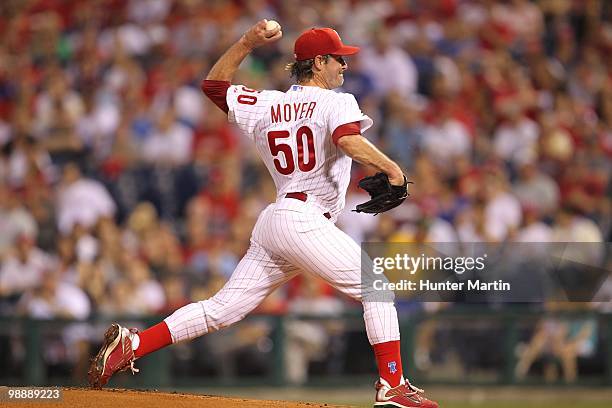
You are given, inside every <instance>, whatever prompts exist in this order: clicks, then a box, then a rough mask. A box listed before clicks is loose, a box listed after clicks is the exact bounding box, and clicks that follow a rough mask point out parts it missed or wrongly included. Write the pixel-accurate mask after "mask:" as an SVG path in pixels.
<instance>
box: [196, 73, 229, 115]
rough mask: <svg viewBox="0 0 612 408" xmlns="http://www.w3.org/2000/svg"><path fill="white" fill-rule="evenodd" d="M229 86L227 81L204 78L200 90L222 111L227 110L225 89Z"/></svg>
mask: <svg viewBox="0 0 612 408" xmlns="http://www.w3.org/2000/svg"><path fill="white" fill-rule="evenodd" d="M230 86H231V83H230V82H229V81H214V80H211V79H205V80H203V81H202V85H201V88H202V91H203V92H204V94H205V95H206V96H208V98H209V99H210V100H211V101H213V103H214V104H215V105H217V106H218V107H219V108H220V109H221V110H222V111H223V112H225V113H227V112H229V107H228V106H227V100H226V99H225V98H226V97H227V90H228V89H229V87H230Z"/></svg>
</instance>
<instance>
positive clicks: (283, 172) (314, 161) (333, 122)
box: [227, 85, 372, 217]
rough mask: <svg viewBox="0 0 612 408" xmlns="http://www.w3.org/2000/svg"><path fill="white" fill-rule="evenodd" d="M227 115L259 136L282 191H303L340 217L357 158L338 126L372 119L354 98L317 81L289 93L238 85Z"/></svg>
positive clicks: (232, 89) (363, 123)
mask: <svg viewBox="0 0 612 408" xmlns="http://www.w3.org/2000/svg"><path fill="white" fill-rule="evenodd" d="M227 105H228V107H229V112H228V117H229V120H230V122H233V123H235V124H237V125H238V127H239V128H240V129H241V130H242V132H243V133H244V134H246V135H247V137H249V138H250V139H251V140H253V141H254V143H255V145H256V148H257V151H258V152H259V155H260V157H261V158H262V160H263V162H264V163H265V165H266V167H267V168H268V171H269V172H270V174H271V175H272V178H273V179H274V183H275V184H276V189H277V196H278V197H282V196H284V195H285V194H286V193H289V192H304V193H307V194H308V196H309V201H310V200H312V201H313V202H314V204H315V205H317V206H318V207H319V208H321V209H322V210H323V212H329V213H330V214H332V216H334V217H335V216H336V215H337V214H338V213H339V212H340V211H342V209H343V208H344V203H345V195H346V189H347V187H348V184H349V182H350V171H351V163H352V160H351V158H350V157H348V156H347V155H346V154H345V153H344V152H342V150H341V149H339V148H338V147H337V146H336V145H335V144H334V142H333V140H332V134H333V132H334V130H335V129H336V128H338V126H341V125H343V124H346V123H352V122H359V123H360V127H361V131H362V132H364V131H365V130H367V129H368V128H369V127H370V126H372V120H371V119H370V118H369V117H368V116H366V115H364V114H363V113H362V112H361V110H360V109H359V106H358V104H357V101H356V100H355V97H354V96H353V95H351V94H347V93H337V92H334V91H331V90H326V89H322V88H318V87H312V86H300V85H293V86H291V88H290V89H289V90H288V91H287V92H280V91H255V90H252V89H249V88H247V87H245V86H243V85H233V86H230V88H229V89H228V91H227Z"/></svg>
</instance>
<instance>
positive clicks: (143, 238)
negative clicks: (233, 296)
mask: <svg viewBox="0 0 612 408" xmlns="http://www.w3.org/2000/svg"><path fill="white" fill-rule="evenodd" d="M611 16H612V4H611V3H610V2H607V1H604V0H584V1H578V0H575V1H571V0H556V1H555V0H540V1H528V0H507V1H493V0H480V1H479V0H473V1H469V0H431V1H426V0H413V1H401V0H400V1H394V0H380V1H359V0H353V1H333V2H326V1H297V0H293V1H263V0H256V1H244V2H242V1H226V0H211V1H198V0H174V1H172V0H126V1H118V0H92V1H86V2H78V1H69V0H23V1H20V0H6V1H3V2H2V3H1V4H0V148H1V151H0V316H1V317H0V322H1V326H0V366H2V367H3V369H2V370H1V372H0V383H3V384H41V385H42V384H83V382H84V378H85V371H86V367H87V360H88V358H89V357H90V356H91V355H92V353H94V351H95V349H96V347H97V345H98V344H99V342H100V339H101V333H102V332H103V330H104V327H105V325H106V323H107V322H108V321H112V320H114V319H116V318H121V319H122V321H124V322H125V321H126V319H129V320H127V321H133V322H135V324H137V325H139V326H140V327H144V326H146V325H147V324H148V323H151V322H156V321H157V320H156V319H159V318H160V317H161V316H164V315H166V314H169V313H170V312H172V311H173V310H174V309H176V308H177V307H179V306H181V305H183V304H185V303H188V302H190V301H194V300H201V299H204V298H206V297H208V296H210V295H211V294H213V293H214V292H215V291H216V290H217V289H218V288H220V287H221V286H222V285H223V283H224V281H225V280H226V279H227V278H228V277H229V275H230V274H231V272H232V270H233V268H234V266H235V265H236V264H237V262H238V260H239V259H240V257H241V256H242V254H243V253H244V251H245V249H246V246H247V245H248V237H249V234H250V231H251V227H252V226H253V224H254V222H255V219H256V217H257V215H258V214H259V212H260V211H261V210H262V209H263V208H264V207H265V206H266V204H267V203H268V202H270V201H272V200H273V199H274V186H273V184H272V182H271V179H270V177H269V176H268V174H267V171H266V169H265V168H264V166H263V165H262V164H261V163H260V161H259V159H258V158H257V156H256V153H255V151H254V149H253V148H252V147H251V146H250V145H249V143H248V141H246V140H245V139H243V138H241V137H240V135H239V134H238V133H237V130H236V128H234V127H232V126H231V125H229V124H227V121H226V119H225V117H224V115H223V114H222V113H221V112H220V111H219V110H218V109H216V108H215V107H214V106H213V105H212V104H210V103H209V102H208V101H207V100H206V98H205V97H203V94H202V93H201V91H200V90H199V83H200V81H201V80H202V78H203V76H204V75H205V73H206V72H207V70H208V69H209V68H210V66H211V65H212V64H213V63H214V61H215V60H216V58H218V57H219V56H220V55H221V54H222V53H223V52H224V50H225V49H227V47H228V46H229V45H231V44H232V43H233V42H234V41H235V40H236V39H237V38H239V36H240V35H241V33H242V32H244V30H246V29H247V28H248V27H249V26H250V25H252V24H253V23H254V22H255V21H257V20H259V19H262V18H268V19H275V20H277V21H279V22H280V23H281V25H282V27H283V33H284V36H283V39H282V40H281V41H280V42H278V43H275V44H274V45H271V46H266V47H262V48H260V49H257V50H256V51H255V52H254V53H253V54H252V56H251V57H249V58H248V59H247V60H246V61H245V62H244V64H243V65H242V69H241V70H240V72H239V73H238V75H237V77H236V78H235V81H234V82H235V83H243V84H245V85H247V86H249V87H251V88H272V89H281V90H282V89H287V88H288V87H289V85H290V84H291V81H290V79H289V78H288V74H287V72H286V71H285V70H284V67H285V64H287V63H288V62H291V57H292V46H293V40H294V39H295V38H296V37H297V35H298V34H299V33H300V32H301V31H303V30H304V29H307V28H310V27H312V26H331V27H334V28H335V29H336V30H337V31H338V32H339V33H340V34H341V35H342V37H343V39H344V40H345V42H347V43H351V44H353V43H354V44H356V45H359V46H361V47H362V52H361V53H360V54H358V55H357V56H355V57H351V58H350V59H349V60H348V64H349V70H348V72H347V73H346V75H345V78H346V81H345V85H344V90H345V91H347V92H351V93H353V94H354V95H355V96H356V98H357V99H358V101H359V103H360V106H361V107H362V110H363V111H364V112H365V113H366V114H368V115H369V116H371V117H372V118H373V119H374V122H375V126H374V128H373V129H370V130H369V131H368V132H367V134H366V136H367V137H368V138H369V139H370V140H372V141H374V142H375V143H376V144H377V145H378V146H380V147H381V148H382V149H383V150H384V151H385V152H386V153H387V154H389V155H390V156H391V157H392V158H394V159H395V160H397V161H398V162H399V163H400V164H401V166H402V167H403V168H404V169H405V170H406V172H407V174H408V175H409V178H410V179H411V180H413V181H414V182H415V186H414V188H413V190H412V195H411V197H410V200H409V202H407V204H406V205H404V206H402V207H401V208H399V209H397V210H394V211H392V212H390V213H387V214H384V215H381V216H378V217H369V216H366V215H358V214H355V213H349V211H348V209H350V208H353V207H354V205H355V203H358V202H361V201H364V199H365V198H364V195H363V192H360V191H358V190H357V189H356V188H355V186H356V180H358V179H359V178H360V177H362V176H363V175H364V174H367V172H368V170H367V169H363V168H360V167H359V166H355V169H354V181H353V182H352V183H351V188H350V191H349V194H348V197H347V210H346V211H345V213H344V214H343V216H342V217H341V219H340V221H339V225H340V227H341V228H342V229H344V230H345V231H347V232H348V233H349V234H350V235H351V236H352V237H354V238H355V240H357V241H358V242H359V241H366V240H368V241H383V242H398V241H403V242H491V243H496V242H509V241H518V242H536V241H538V242H541V241H544V242H545V241H552V240H556V241H587V242H609V241H610V220H611V218H610V185H611V184H610V174H611V173H612V172H611V169H610V167H611V163H612V161H611V160H610V157H611V155H612V131H611V129H612V128H611V124H612V22H611V21H610V18H611ZM608 262H609V260H608ZM608 267H609V264H608ZM609 286H610V285H608V287H609ZM610 292H612V289H610V288H608V291H607V296H608V297H607V298H605V299H604V300H607V302H604V303H598V304H572V305H569V306H568V307H566V308H565V309H564V310H563V311H561V312H559V311H555V312H554V313H562V314H561V315H558V314H557V315H551V314H550V313H553V312H551V311H550V310H548V309H547V308H546V305H541V307H540V308H530V309H529V310H528V311H525V310H521V311H516V310H503V311H501V312H499V311H491V310H490V309H488V308H486V307H480V308H478V309H468V310H466V309H465V308H456V307H453V305H450V306H448V305H444V306H443V307H440V306H439V305H434V304H426V305H421V304H415V303H414V302H411V301H410V300H409V299H408V300H402V299H400V300H399V301H398V309H399V311H400V317H401V318H402V320H403V321H404V324H403V331H404V333H403V339H404V340H403V341H404V343H403V347H404V355H405V357H404V359H405V366H406V367H407V375H408V376H410V377H411V378H414V379H416V380H417V382H418V383H419V384H427V383H430V384H457V385H461V384H471V385H470V386H471V387H474V386H479V387H484V388H479V389H478V390H480V391H473V392H476V394H477V397H473V392H472V391H470V392H472V394H470V392H468V391H467V388H464V390H465V391H464V392H462V391H461V388H450V391H449V392H450V394H452V395H453V396H454V397H453V398H451V397H449V398H450V399H452V400H457V401H463V403H464V404H467V403H468V402H470V401H471V403H473V404H476V405H477V404H478V403H487V404H488V403H490V402H486V401H488V400H486V401H485V400H483V397H482V395H485V394H486V395H490V394H491V392H488V391H482V390H483V389H484V390H487V389H488V388H487V386H488V385H495V384H515V385H514V386H515V387H516V386H517V385H518V386H520V385H530V386H533V385H534V384H536V385H545V386H548V387H555V386H559V385H562V386H563V390H567V388H566V387H568V386H569V387H570V388H569V390H570V392H571V393H572V395H578V396H579V397H577V399H578V400H580V399H583V398H588V397H589V395H591V394H596V393H598V392H601V388H595V389H588V390H587V391H584V389H580V388H575V387H576V385H575V384H580V385H582V386H584V385H588V386H595V387H597V386H598V385H599V386H601V385H603V384H608V386H609V385H610V384H612V357H611V356H612V348H611V347H610V342H611V340H610V339H611V337H612V336H611V335H610V333H611V330H612V329H611V326H612V325H611V324H610V318H609V314H608V313H609V312H610V310H612V307H610V298H611V296H612V295H610ZM567 309H570V310H567ZM155 316H157V317H155ZM71 319H76V320H79V321H80V322H78V323H72V322H71ZM538 336H539V337H538ZM537 339H542V341H543V342H544V343H545V347H540V348H538V347H536V345H535V343H537ZM536 349H537V350H536ZM529 350H532V354H533V356H532V358H528V357H527V355H528V354H529ZM536 351H537V352H536ZM528 359H529V360H533V362H532V364H531V363H530V364H527V363H526V362H525V361H526V360H528ZM521 361H523V363H522V364H523V366H522V367H521V363H520V362H521ZM140 363H141V365H142V366H143V370H142V372H141V374H140V375H139V376H137V377H135V378H133V379H132V378H128V377H127V376H122V377H121V378H120V379H117V381H115V382H114V385H116V386H123V387H159V388H167V389H176V388H182V389H190V388H186V387H192V388H191V389H194V387H200V386H202V387H207V386H213V385H215V386H228V385H229V386H246V385H253V384H254V385H257V386H263V385H270V386H272V385H284V386H286V385H287V384H290V385H292V386H300V385H304V384H306V385H309V386H315V385H321V384H326V385H328V386H329V385H335V384H343V386H347V385H353V386H355V387H360V388H364V387H366V386H368V387H369V384H370V383H371V382H372V381H373V379H374V373H375V370H374V361H373V359H372V358H371V353H370V350H369V346H368V345H367V340H366V338H365V334H364V333H363V324H362V323H361V322H360V315H359V305H357V304H354V303H352V302H350V301H349V300H347V299H345V298H343V297H340V296H338V295H337V294H335V293H334V292H333V291H331V290H330V288H329V287H327V286H326V285H325V284H323V283H321V282H319V281H315V280H312V279H311V278H309V277H302V278H300V279H298V280H294V281H292V282H291V283H290V284H289V285H287V286H286V287H284V288H281V289H280V290H279V291H277V292H276V293H274V294H273V295H272V296H270V298H268V299H267V300H266V301H265V303H264V304H263V305H262V306H261V307H260V308H258V309H257V311H256V316H255V317H254V318H251V319H248V320H247V321H246V322H244V323H241V324H239V325H237V326H236V327H234V328H231V329H229V330H227V331H226V332H222V333H217V334H214V335H211V336H207V337H206V338H203V339H201V340H198V341H195V342H193V343H190V344H187V345H180V346H174V347H172V348H170V349H169V350H167V351H164V352H162V353H159V355H155V356H150V358H149V361H145V360H143V361H142V362H139V365H140ZM526 365H527V366H526ZM147 366H148V367H149V369H148V370H147ZM487 384H488V385H487ZM368 389H369V388H368ZM513 389H515V390H518V391H517V393H518V395H514V396H513V397H516V398H518V399H520V400H521V401H523V402H524V401H525V400H527V401H528V400H529V399H530V397H529V395H531V394H529V392H532V391H533V388H513ZM224 390H225V391H220V392H227V393H230V392H232V391H230V389H224ZM291 390H299V389H298V388H291ZM457 390H459V391H457ZM529 390H531V391H529ZM553 390H554V388H553ZM252 391H253V390H252V389H250V391H245V392H247V393H251V394H253V393H255V392H252ZM574 391H575V392H574ZM295 392H298V391H295ZM271 393H272V396H273V395H276V393H278V391H272V392H271ZM479 393H484V394H479ZM522 393H525V394H524V395H523V394H522ZM278 395H279V396H282V397H285V395H284V394H280V393H279V394H278ZM291 395H294V394H290V395H289V396H287V398H291ZM295 395H298V394H295ZM327 395H329V394H328V391H325V392H324V394H323V395H322V396H321V397H320V398H319V400H324V399H325V397H326V396H327ZM347 395H348V392H347ZM432 395H433V396H434V397H436V395H435V394H432ZM445 395H446V394H445ZM498 395H499V394H498ZM543 395H544V397H542V398H543V399H541V401H553V400H554V398H555V395H559V394H558V393H556V392H554V391H553V392H549V391H547V390H546V389H545V390H544V391H543ZM471 396H472V397H471ZM266 398H271V397H270V396H267V397H266ZM279 398H280V397H279ZM304 398H306V399H312V398H313V397H312V395H310V394H309V395H308V396H307V397H304ZM364 398H366V399H365V400H363V401H362V402H363V403H367V401H368V399H369V398H371V397H365V396H364ZM487 398H488V397H487ZM492 398H495V397H492ZM563 398H564V399H565V400H567V399H568V397H567V396H564V397H563ZM603 398H605V396H604V397H603ZM510 399H511V398H510ZM341 400H342V398H340V400H336V402H342V401H341ZM346 401H348V402H351V403H356V402H359V401H355V400H352V399H351V398H348V397H347V398H346V400H345V402H346ZM483 401H485V402H483ZM491 401H494V399H492V400H491ZM607 401H608V402H609V401H610V400H609V399H608V400H607ZM496 404H497V402H496ZM543 404H544V403H543V402H539V403H538V404H536V405H534V406H545V405H543ZM594 404H595V403H593V404H590V405H589V406H593V405H594ZM447 406H454V405H447ZM457 406H464V405H457ZM465 406H467V405H465ZM556 406H562V405H556ZM573 406H577V405H573Z"/></svg>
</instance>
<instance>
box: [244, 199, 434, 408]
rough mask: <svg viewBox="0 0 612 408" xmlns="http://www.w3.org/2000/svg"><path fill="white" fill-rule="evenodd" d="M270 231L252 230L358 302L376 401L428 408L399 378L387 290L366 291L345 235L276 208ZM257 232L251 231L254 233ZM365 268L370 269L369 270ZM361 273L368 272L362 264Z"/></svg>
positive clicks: (355, 250)
mask: <svg viewBox="0 0 612 408" xmlns="http://www.w3.org/2000/svg"><path fill="white" fill-rule="evenodd" d="M270 224H271V229H272V230H274V231H277V233H276V234H274V235H263V234H256V236H257V237H258V238H259V239H261V240H262V241H263V242H264V245H265V246H266V248H270V249H271V250H272V251H274V253H277V254H280V253H282V254H283V256H284V257H285V258H286V259H287V260H288V261H290V262H291V263H292V264H294V265H296V266H298V267H300V269H302V270H303V271H304V272H309V273H311V274H313V275H317V276H320V277H321V278H323V279H325V280H326V281H327V282H328V283H330V284H331V285H332V286H334V287H335V288H336V289H338V290H339V291H341V292H343V293H345V294H347V295H348V296H350V297H352V298H353V299H355V300H359V301H361V302H362V304H363V318H364V321H365V327H366V332H367V335H368V340H369V342H370V344H371V345H372V348H373V349H374V354H375V357H376V363H377V366H378V372H379V375H380V380H379V382H378V385H377V398H376V401H377V402H376V405H380V406H384V405H393V406H396V407H403V408H411V407H421V408H434V407H437V406H438V405H437V404H436V403H435V402H432V401H429V400H428V399H426V398H424V397H422V396H421V395H420V393H421V391H422V390H419V389H418V388H416V387H413V386H412V385H410V383H408V382H407V381H406V380H405V379H404V376H403V368H402V360H401V356H400V342H399V339H400V333H399V324H398V317H397V311H396V309H395V305H394V303H393V300H394V299H393V293H392V292H387V293H380V292H378V293H375V294H372V293H371V291H372V289H371V288H368V287H366V286H367V285H366V284H364V282H366V281H369V280H371V279H363V275H362V268H361V262H362V256H361V248H360V247H359V245H357V243H356V242H355V241H353V240H352V239H351V238H350V237H349V236H348V235H347V234H346V233H344V232H343V231H341V230H340V229H338V228H337V227H336V226H335V225H334V224H333V223H332V222H330V221H329V220H327V219H326V218H325V217H323V216H322V215H321V214H317V213H316V212H298V211H291V210H283V209H281V210H276V211H275V212H274V214H273V215H272V216H271V217H270ZM255 232H256V233H257V230H256V231H255ZM370 270H371V268H370ZM363 273H368V268H364V271H363Z"/></svg>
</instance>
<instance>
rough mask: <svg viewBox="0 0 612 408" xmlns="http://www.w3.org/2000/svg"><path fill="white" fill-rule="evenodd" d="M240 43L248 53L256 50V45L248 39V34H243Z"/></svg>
mask: <svg viewBox="0 0 612 408" xmlns="http://www.w3.org/2000/svg"><path fill="white" fill-rule="evenodd" d="M238 43H239V44H240V45H241V46H243V47H244V48H245V49H246V50H247V51H248V52H251V51H253V50H254V49H255V43H254V42H253V41H251V40H249V38H248V37H247V35H246V34H243V35H242V37H240V40H238Z"/></svg>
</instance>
